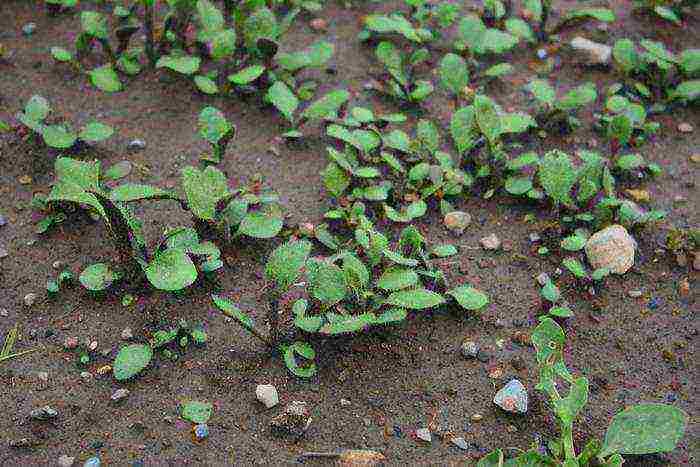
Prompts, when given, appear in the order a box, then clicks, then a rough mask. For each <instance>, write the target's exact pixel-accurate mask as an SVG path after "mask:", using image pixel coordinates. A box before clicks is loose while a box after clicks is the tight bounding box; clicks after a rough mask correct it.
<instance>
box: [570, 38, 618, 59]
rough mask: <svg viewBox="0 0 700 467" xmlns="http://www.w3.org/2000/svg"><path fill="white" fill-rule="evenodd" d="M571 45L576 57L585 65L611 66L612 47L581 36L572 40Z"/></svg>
mask: <svg viewBox="0 0 700 467" xmlns="http://www.w3.org/2000/svg"><path fill="white" fill-rule="evenodd" d="M570 45H571V48H572V49H573V52H574V55H575V56H576V57H577V58H578V59H579V61H580V62H582V63H584V64H585V65H591V66H594V65H597V66H601V65H609V64H610V58H611V57H612V47H610V46H609V45H605V44H599V43H598V42H593V41H591V40H588V39H586V38H585V37H581V36H576V37H574V38H573V39H571V43H570Z"/></svg>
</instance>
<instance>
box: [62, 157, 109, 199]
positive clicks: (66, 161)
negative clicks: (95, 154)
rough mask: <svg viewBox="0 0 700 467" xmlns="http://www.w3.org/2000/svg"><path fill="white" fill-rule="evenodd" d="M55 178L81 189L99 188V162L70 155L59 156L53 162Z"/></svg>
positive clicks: (94, 189)
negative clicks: (87, 160)
mask: <svg viewBox="0 0 700 467" xmlns="http://www.w3.org/2000/svg"><path fill="white" fill-rule="evenodd" d="M54 172H56V180H57V181H59V183H66V184H71V185H75V186H77V187H79V188H80V189H81V190H93V191H96V190H98V189H99V174H100V163H99V162H85V161H80V160H76V159H72V158H70V157H59V158H58V159H56V162H55V163H54Z"/></svg>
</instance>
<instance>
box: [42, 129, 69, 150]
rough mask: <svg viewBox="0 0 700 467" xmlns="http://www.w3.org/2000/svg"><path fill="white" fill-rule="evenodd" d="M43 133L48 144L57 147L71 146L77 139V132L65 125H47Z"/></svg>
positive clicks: (65, 147) (66, 147)
mask: <svg viewBox="0 0 700 467" xmlns="http://www.w3.org/2000/svg"><path fill="white" fill-rule="evenodd" d="M41 135H42V136H43V138H44V143H46V145H47V146H50V147H52V148H56V149H68V148H71V147H72V146H73V145H74V144H75V142H76V140H77V136H76V134H75V133H73V132H72V131H71V130H69V129H67V128H66V127H65V126H63V125H47V126H45V127H44V128H43V131H42V133H41Z"/></svg>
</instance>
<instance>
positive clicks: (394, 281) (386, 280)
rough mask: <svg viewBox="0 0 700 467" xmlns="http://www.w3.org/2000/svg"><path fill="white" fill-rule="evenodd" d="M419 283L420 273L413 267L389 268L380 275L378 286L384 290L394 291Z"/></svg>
mask: <svg viewBox="0 0 700 467" xmlns="http://www.w3.org/2000/svg"><path fill="white" fill-rule="evenodd" d="M417 283H418V274H416V272H415V271H413V270H412V269H404V268H392V269H387V270H386V271H384V273H383V274H382V275H381V276H380V277H379V280H378V281H377V287H379V288H380V289H382V290H387V291H393V290H401V289H405V288H408V287H413V286H414V285H416V284H417Z"/></svg>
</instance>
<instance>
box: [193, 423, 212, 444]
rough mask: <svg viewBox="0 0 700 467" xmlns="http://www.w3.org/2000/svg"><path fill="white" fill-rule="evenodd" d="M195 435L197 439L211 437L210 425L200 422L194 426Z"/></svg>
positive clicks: (201, 439)
mask: <svg viewBox="0 0 700 467" xmlns="http://www.w3.org/2000/svg"><path fill="white" fill-rule="evenodd" d="M194 436H195V438H197V441H204V440H205V439H207V438H208V437H209V425H207V424H206V423H200V424H198V425H196V426H195V427H194Z"/></svg>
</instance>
